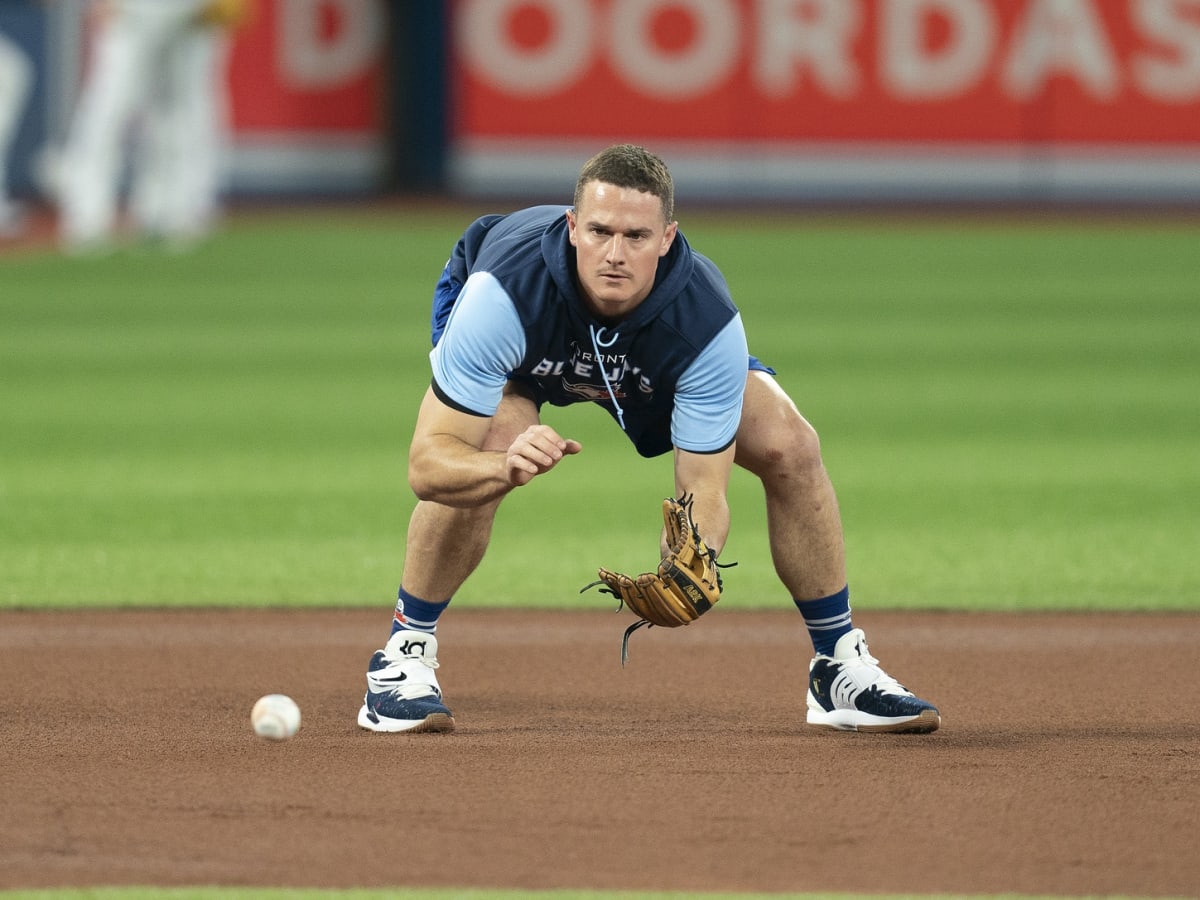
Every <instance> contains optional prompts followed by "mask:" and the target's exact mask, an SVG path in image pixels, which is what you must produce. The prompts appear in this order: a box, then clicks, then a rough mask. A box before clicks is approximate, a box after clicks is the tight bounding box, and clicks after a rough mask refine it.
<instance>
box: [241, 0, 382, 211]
mask: <svg viewBox="0 0 1200 900" xmlns="http://www.w3.org/2000/svg"><path fill="white" fill-rule="evenodd" d="M383 15H384V11H383V7H382V0H258V2H257V3H256V4H255V5H254V14H253V15H252V16H251V18H250V20H249V22H248V23H247V24H246V25H245V26H244V27H243V28H242V29H241V30H240V31H239V32H238V33H237V38H236V40H235V42H234V45H233V51H232V56H231V59H230V70H229V74H230V89H231V101H232V110H231V118H232V121H231V125H232V128H233V143H234V154H235V155H234V179H235V186H240V187H242V188H245V189H248V190H264V191H267V190H284V191H287V190H296V189H300V190H310V191H344V190H359V189H362V190H367V189H371V188H373V187H375V186H376V185H377V184H378V181H379V177H380V172H381V170H382V168H383V154H384V151H383V142H384V136H383V125H382V122H381V121H380V119H381V109H382V107H381V101H380V92H381V90H382V87H383V65H382V52H383V36H384V34H385V33H386V32H385V28H384V20H383Z"/></svg>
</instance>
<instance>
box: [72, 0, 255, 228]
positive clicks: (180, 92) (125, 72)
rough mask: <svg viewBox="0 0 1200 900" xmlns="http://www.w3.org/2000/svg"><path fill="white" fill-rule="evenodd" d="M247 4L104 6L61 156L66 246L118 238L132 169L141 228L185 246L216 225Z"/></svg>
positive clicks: (119, 2) (132, 1)
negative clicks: (236, 31)
mask: <svg viewBox="0 0 1200 900" xmlns="http://www.w3.org/2000/svg"><path fill="white" fill-rule="evenodd" d="M239 8H240V4H237V3H233V2H231V0H104V2H98V3H95V4H93V10H94V12H95V16H96V20H95V28H96V31H95V41H94V43H93V48H92V57H91V65H90V68H89V73H88V77H87V79H86V81H85V83H84V86H83V90H82V92H81V94H80V97H79V102H78V105H77V107H76V109H75V114H74V116H73V118H72V122H71V127H70V131H69V133H68V137H67V142H66V146H65V147H64V149H63V153H62V157H61V163H60V165H59V176H58V185H57V191H58V200H59V204H60V213H61V220H60V233H61V240H62V244H63V246H64V248H65V249H67V250H68V251H87V250H91V249H95V248H103V247H105V246H107V245H108V244H109V243H111V242H112V240H113V238H114V237H115V235H116V232H117V230H118V228H117V225H118V210H119V205H120V203H119V201H120V196H121V185H122V183H123V178H124V176H125V174H126V170H127V169H130V170H131V171H132V179H131V188H130V212H131V213H132V216H133V219H134V224H135V227H136V229H137V230H138V231H139V232H140V233H141V234H143V235H145V236H150V237H161V238H165V239H167V240H169V241H171V242H173V243H176V244H181V245H186V244H188V243H190V242H192V241H194V240H196V239H198V238H200V237H202V236H203V235H204V234H206V233H207V232H208V231H209V230H210V228H211V226H212V224H213V220H214V218H215V216H216V214H217V210H218V202H219V191H220V162H221V161H220V153H221V143H222V130H223V125H224V118H223V117H224V109H225V99H224V93H223V84H224V77H223V65H224V61H225V53H226V40H225V38H226V31H227V29H226V26H227V25H228V24H231V23H233V22H235V21H236V20H237V12H238V9H239ZM139 125H140V126H141V130H140V131H138V130H137V126H139ZM135 138H136V139H137V140H135Z"/></svg>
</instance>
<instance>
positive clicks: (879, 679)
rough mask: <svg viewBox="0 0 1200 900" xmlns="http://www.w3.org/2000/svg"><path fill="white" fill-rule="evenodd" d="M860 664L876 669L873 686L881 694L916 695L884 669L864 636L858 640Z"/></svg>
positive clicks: (852, 661) (851, 661)
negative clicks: (868, 646)
mask: <svg viewBox="0 0 1200 900" xmlns="http://www.w3.org/2000/svg"><path fill="white" fill-rule="evenodd" d="M848 662H850V663H852V664H853V663H854V662H855V661H854V660H848ZM858 664H859V665H862V666H866V667H868V668H871V669H874V674H875V679H874V681H872V682H871V687H873V688H875V689H876V690H878V691H879V692H880V693H881V694H898V695H900V696H902V697H912V696H915V695H914V694H913V692H912V691H910V690H909V689H908V688H906V687H905V686H904V685H902V684H901V683H900V682H898V681H897V680H896V679H895V678H893V677H892V676H891V675H889V674H888V673H887V672H885V671H883V669H882V668H881V667H880V665H879V660H877V659H876V658H875V657H874V656H872V655H871V651H870V650H869V649H868V648H867V642H866V639H864V638H860V639H859V642H858Z"/></svg>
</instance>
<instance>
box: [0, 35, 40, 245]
mask: <svg viewBox="0 0 1200 900" xmlns="http://www.w3.org/2000/svg"><path fill="white" fill-rule="evenodd" d="M32 88H33V63H32V62H31V61H30V59H29V54H28V53H26V52H25V50H24V49H23V48H22V47H21V46H20V45H19V44H17V43H16V42H15V41H13V40H11V39H10V38H8V37H6V36H5V34H4V32H2V31H0V238H8V237H16V236H17V235H18V234H20V233H21V231H22V229H23V225H24V221H25V217H24V214H23V212H22V210H21V208H20V207H19V206H18V205H17V204H16V203H15V202H13V199H12V195H11V194H10V193H9V187H10V186H9V166H10V165H11V163H12V158H11V156H12V145H13V141H14V140H15V138H16V136H17V127H18V126H19V125H20V124H21V117H22V115H23V114H24V112H25V106H26V104H27V103H28V102H29V94H30V91H31V90H32Z"/></svg>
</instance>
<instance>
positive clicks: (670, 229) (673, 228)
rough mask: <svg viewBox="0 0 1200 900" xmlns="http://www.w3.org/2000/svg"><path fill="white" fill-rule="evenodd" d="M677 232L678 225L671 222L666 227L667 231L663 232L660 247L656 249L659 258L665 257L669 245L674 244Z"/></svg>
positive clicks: (669, 247)
mask: <svg viewBox="0 0 1200 900" xmlns="http://www.w3.org/2000/svg"><path fill="white" fill-rule="evenodd" d="M678 231H679V223H678V222H672V223H671V224H670V225H668V226H667V230H666V231H664V232H663V239H662V246H660V247H659V248H658V255H659V256H666V255H667V251H668V250H670V249H671V245H672V244H673V243H675V235H676V234H677V233H678Z"/></svg>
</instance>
